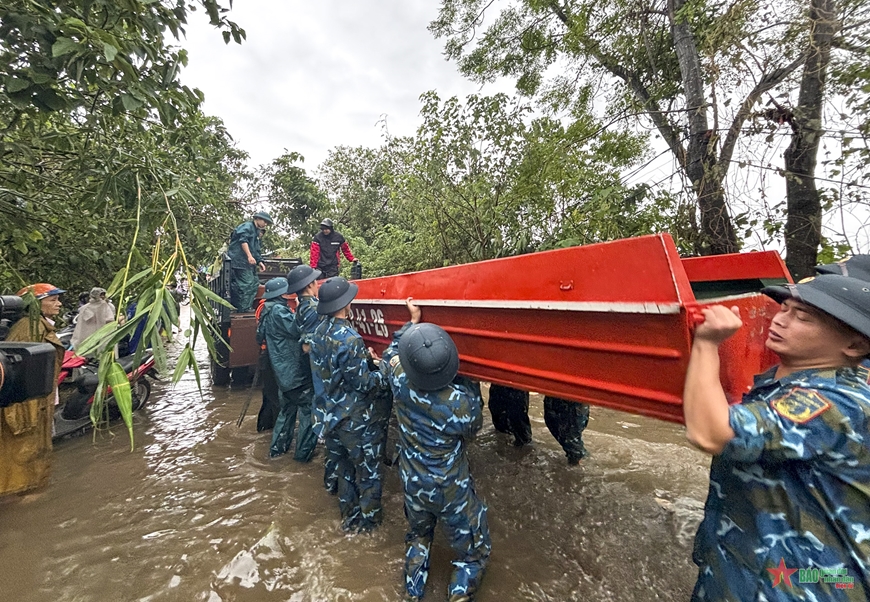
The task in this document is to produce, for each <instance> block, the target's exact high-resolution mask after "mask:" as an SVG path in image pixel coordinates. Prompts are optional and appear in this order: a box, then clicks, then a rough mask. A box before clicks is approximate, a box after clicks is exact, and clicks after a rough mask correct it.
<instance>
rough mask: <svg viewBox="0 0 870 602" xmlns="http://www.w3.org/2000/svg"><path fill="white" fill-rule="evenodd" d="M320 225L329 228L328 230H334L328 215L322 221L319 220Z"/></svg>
mask: <svg viewBox="0 0 870 602" xmlns="http://www.w3.org/2000/svg"><path fill="white" fill-rule="evenodd" d="M320 227H321V228H329V229H330V230H335V228H333V226H332V220H331V219H329V218H328V217H327V218H326V219H324V220H323V221H322V222H320Z"/></svg>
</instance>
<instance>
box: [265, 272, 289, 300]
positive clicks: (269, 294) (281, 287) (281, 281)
mask: <svg viewBox="0 0 870 602" xmlns="http://www.w3.org/2000/svg"><path fill="white" fill-rule="evenodd" d="M265 288H266V290H265V292H263V299H265V300H266V301H269V300H270V299H276V298H278V297H280V296H281V295H284V294H286V293H287V279H286V278H282V277H280V276H279V277H278V278H272V279H271V280H269V281H268V282H267V283H266V287H265Z"/></svg>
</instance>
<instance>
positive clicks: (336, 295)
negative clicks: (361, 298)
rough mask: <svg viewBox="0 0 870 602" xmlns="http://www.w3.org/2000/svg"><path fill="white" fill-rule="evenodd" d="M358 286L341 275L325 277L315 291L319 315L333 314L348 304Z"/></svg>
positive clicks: (354, 295)
mask: <svg viewBox="0 0 870 602" xmlns="http://www.w3.org/2000/svg"><path fill="white" fill-rule="evenodd" d="M357 291H359V287H358V286H357V285H356V284H354V283H353V282H348V281H347V280H345V279H344V278H342V277H341V276H336V277H335V278H327V279H326V280H324V281H323V284H321V285H320V291H319V292H318V293H317V313H319V314H320V315H322V316H324V315H328V314H334V313H335V312H337V311H338V310H340V309H341V308H342V307H345V306H346V305H348V304H349V303H350V302H351V301H353V298H354V297H356V294H357Z"/></svg>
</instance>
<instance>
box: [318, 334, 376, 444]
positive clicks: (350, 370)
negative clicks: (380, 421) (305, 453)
mask: <svg viewBox="0 0 870 602" xmlns="http://www.w3.org/2000/svg"><path fill="white" fill-rule="evenodd" d="M309 355H310V359H311V375H312V379H313V381H314V403H313V405H312V412H311V414H312V418H313V421H314V432H315V433H316V434H317V436H318V437H319V438H323V437H325V436H326V434H328V433H329V432H330V431H331V430H332V429H334V428H335V427H336V426H337V425H338V424H339V423H341V422H343V421H344V420H347V419H349V420H350V422H349V424H348V425H346V427H345V428H350V429H353V430H357V429H359V430H361V429H364V428H365V426H366V425H367V424H368V423H369V422H370V421H371V419H372V396H369V395H368V392H369V391H371V390H372V389H374V388H375V387H381V386H383V385H384V384H385V380H384V376H383V374H381V373H380V372H378V371H377V370H374V371H372V370H370V369H369V365H368V357H369V354H368V351H367V350H366V347H365V344H364V343H363V340H362V337H361V336H360V335H359V333H358V332H357V331H356V330H354V328H353V326H351V324H350V322H349V321H348V320H343V319H338V318H331V317H327V318H325V319H324V320H323V321H322V322H321V323H320V325H319V326H318V327H317V330H315V331H314V335H313V336H312V337H311V351H310V352H309Z"/></svg>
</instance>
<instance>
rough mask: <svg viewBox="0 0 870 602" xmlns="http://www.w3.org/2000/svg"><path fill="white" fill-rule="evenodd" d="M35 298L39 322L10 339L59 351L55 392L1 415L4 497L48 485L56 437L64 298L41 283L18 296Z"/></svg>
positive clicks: (21, 323) (17, 328) (20, 325)
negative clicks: (59, 322) (59, 325)
mask: <svg viewBox="0 0 870 602" xmlns="http://www.w3.org/2000/svg"><path fill="white" fill-rule="evenodd" d="M28 292H30V293H32V294H33V295H34V296H35V297H36V299H37V302H38V303H39V317H38V318H37V319H36V320H31V318H30V316H28V315H25V316H24V317H22V318H20V319H19V320H18V321H17V322H15V324H13V325H12V328H10V329H9V334H8V336H7V337H6V341H8V342H16V341H20V342H32V343H49V344H50V345H51V346H52V347H54V351H55V361H54V369H53V374H52V379H53V382H54V390H53V391H52V392H51V393H49V394H48V395H46V396H45V397H40V398H36V399H30V400H27V401H25V402H23V403H14V404H12V405H10V406H9V407H6V408H2V409H0V495H2V494H7V493H16V492H20V491H26V490H28V489H33V488H34V487H39V486H41V485H44V484H46V483H47V482H48V475H49V470H50V468H51V435H52V427H53V426H54V407H55V405H56V404H57V401H58V398H57V378H58V375H59V374H60V366H61V363H62V362H63V356H64V352H65V350H64V347H63V343H61V342H60V339H58V338H57V334H55V327H54V320H55V318H57V315H58V313H60V309H61V302H60V295H62V294H63V293H64V292H66V291H63V290H61V289H59V288H57V287H56V286H54V285H51V284H46V283H44V282H41V283H39V284H34V285H31V286H28V287H26V288H24V289H22V290H20V291H18V296H19V297H20V296H22V295H24V294H26V293H28Z"/></svg>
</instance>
